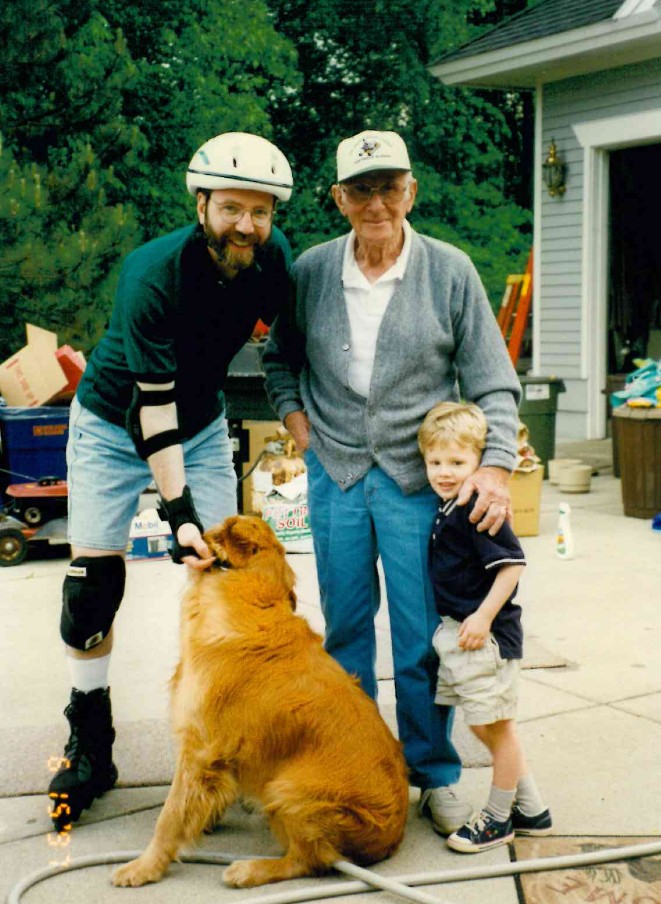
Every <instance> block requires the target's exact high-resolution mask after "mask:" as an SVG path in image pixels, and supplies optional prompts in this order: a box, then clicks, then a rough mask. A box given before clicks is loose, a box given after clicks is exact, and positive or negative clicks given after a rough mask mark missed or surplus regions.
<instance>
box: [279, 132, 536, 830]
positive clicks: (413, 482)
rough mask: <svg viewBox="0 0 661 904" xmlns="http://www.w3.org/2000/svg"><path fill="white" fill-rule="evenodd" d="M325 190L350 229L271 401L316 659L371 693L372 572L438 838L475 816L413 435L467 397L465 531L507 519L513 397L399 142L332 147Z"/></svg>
mask: <svg viewBox="0 0 661 904" xmlns="http://www.w3.org/2000/svg"><path fill="white" fill-rule="evenodd" d="M337 180H338V181H337V184H336V185H334V186H333V189H332V192H333V197H334V199H335V203H336V204H337V206H338V208H339V210H340V211H341V213H342V214H343V215H344V216H345V217H346V218H347V219H348V221H349V224H350V225H351V227H352V229H351V232H350V233H349V235H346V236H343V237H342V238H339V239H335V240H334V241H331V242H328V243H326V244H323V245H319V246H317V247H315V248H312V249H310V250H309V251H307V252H305V253H304V254H303V255H302V256H301V257H300V258H299V260H298V261H297V262H296V263H295V265H294V267H293V270H292V273H293V278H294V281H295V287H296V292H295V297H293V299H292V303H291V305H290V306H288V308H287V310H286V311H285V312H283V313H282V314H280V315H279V316H278V318H277V319H276V321H275V323H274V325H273V327H272V329H271V333H270V338H269V341H268V343H267V347H266V349H265V352H264V358H263V361H264V368H265V371H266V375H267V390H268V393H269V398H270V400H271V404H272V405H273V407H274V409H275V411H276V412H277V413H278V416H279V417H280V418H281V419H282V420H283V422H284V424H285V426H286V427H287V428H288V430H289V431H290V432H291V433H292V435H293V437H294V439H295V440H296V443H297V446H298V448H299V449H301V450H306V451H305V459H306V464H307V468H308V484H309V505H310V523H311V527H312V533H313V539H314V549H315V555H316V561H317V571H318V577H319V585H320V590H321V602H322V608H323V612H324V616H325V619H326V648H327V650H328V651H329V653H331V654H332V655H333V656H334V657H335V658H336V659H337V660H338V662H340V663H341V664H342V665H343V666H344V668H345V669H346V670H347V671H348V672H350V673H352V674H355V675H357V676H358V677H359V678H360V681H361V684H362V686H363V687H364V689H365V690H366V691H367V693H368V694H370V695H371V696H373V697H375V696H376V693H377V685H376V679H375V671H374V667H375V653H376V641H375V629H374V617H375V614H376V612H377V609H378V607H379V577H378V574H377V567H376V566H377V559H378V558H380V559H381V563H382V566H383V573H384V577H385V585H386V594H387V598H388V610H389V616H390V625H391V633H392V650H393V660H394V669H395V689H396V696H397V721H398V726H399V736H400V739H401V740H402V742H403V744H404V752H405V755H406V759H407V762H408V765H409V767H410V771H411V781H412V783H413V784H415V785H418V786H419V787H420V789H421V796H420V807H419V812H420V814H421V815H429V816H431V818H432V824H433V826H434V828H435V829H436V830H437V831H438V832H440V833H442V834H444V835H448V834H450V833H451V832H453V831H456V829H458V828H459V827H460V826H461V825H462V824H463V823H464V822H465V821H466V819H467V818H468V816H469V815H470V812H471V808H470V806H468V805H467V804H466V803H464V802H462V801H461V800H460V799H459V798H458V796H457V795H456V793H455V790H454V789H453V787H452V786H453V785H455V784H456V783H457V781H458V780H459V777H460V773H461V764H460V760H459V757H458V755H457V752H456V750H455V749H454V746H453V744H452V741H451V730H452V720H453V710H452V709H450V708H448V707H442V706H441V707H437V706H435V704H434V691H435V680H436V668H437V661H436V660H435V655H434V653H433V649H432V635H433V633H434V630H435V628H436V624H437V621H438V617H437V615H436V614H435V607H434V601H433V594H432V590H431V585H430V582H429V578H428V574H427V543H428V538H429V534H430V529H431V523H432V519H433V517H434V513H435V510H436V500H435V497H434V493H433V491H432V490H431V488H430V487H429V486H428V485H427V481H426V476H425V468H424V463H423V460H422V458H421V456H420V454H419V451H418V448H417V440H416V434H417V430H418V428H419V426H420V424H421V423H422V420H423V418H424V416H425V414H426V413H427V411H429V409H430V408H431V407H432V406H433V405H434V404H435V403H437V402H439V401H442V400H444V399H454V400H457V399H459V398H460V397H463V398H465V399H468V400H471V401H475V402H477V404H479V405H480V407H481V408H482V409H483V410H484V413H485V414H486V416H487V419H488V422H489V434H488V438H487V447H486V449H485V451H484V457H483V459H482V466H481V467H480V468H479V469H478V470H477V471H476V472H475V474H473V475H472V477H470V478H469V479H468V480H467V481H466V483H465V484H464V486H463V489H462V492H461V495H460V498H459V502H460V504H465V503H466V502H467V501H468V499H469V498H470V496H471V494H472V493H473V492H474V491H476V492H477V493H478V494H479V496H478V501H477V503H476V505H475V510H474V513H473V519H472V520H477V521H479V522H480V523H479V529H481V530H489V531H490V532H494V533H495V532H496V531H497V529H498V528H499V527H500V526H501V524H502V523H503V520H504V519H505V518H506V517H507V515H508V510H509V493H508V490H507V480H508V477H509V473H510V471H511V470H512V468H513V466H514V461H515V452H516V432H517V425H518V417H517V403H518V399H519V393H520V386H519V381H518V379H517V377H516V374H515V372H514V369H513V368H512V365H511V363H510V360H509V357H508V354H507V350H506V348H505V344H504V342H503V340H502V337H501V335H500V332H499V330H498V327H497V325H496V322H495V319H494V316H493V314H492V312H491V309H490V307H489V303H488V300H487V298H486V295H485V292H484V289H483V287H482V284H481V282H480V279H479V277H478V275H477V273H476V271H475V268H474V267H473V265H472V264H471V261H470V260H469V258H468V257H467V256H466V255H465V254H463V253H462V252H461V251H459V250H458V249H456V248H453V247H452V246H450V245H447V244H445V243H443V242H439V241H437V240H435V239H431V238H427V237H426V236H422V235H419V234H418V233H416V232H414V230H413V229H412V228H411V226H410V225H409V223H408V221H407V219H406V215H407V214H408V213H409V212H410V211H411V209H412V207H413V204H414V202H415V197H416V192H417V183H416V181H415V179H414V178H413V176H412V174H411V165H410V162H409V156H408V152H407V149H406V146H405V144H404V142H403V141H402V139H401V138H400V137H399V136H398V135H397V134H395V133H393V132H371V131H368V132H362V133H361V134H359V135H355V136H354V137H352V138H348V139H346V140H345V141H343V142H341V144H340V145H339V148H338V151H337Z"/></svg>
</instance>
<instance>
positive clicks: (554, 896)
mask: <svg viewBox="0 0 661 904" xmlns="http://www.w3.org/2000/svg"><path fill="white" fill-rule="evenodd" d="M658 840H659V839H658V837H651V838H649V837H646V838H638V837H636V838H633V837H631V836H630V835H628V836H626V837H625V838H617V837H614V836H603V835H598V836H585V837H583V836H571V837H564V838H561V837H547V838H517V839H515V841H514V850H515V852H516V859H517V860H534V859H536V858H538V857H557V856H562V855H566V854H588V853H590V852H591V851H603V850H606V849H607V848H615V847H627V846H631V845H633V844H645V843H647V842H652V841H658ZM519 883H520V885H519V888H520V890H521V898H522V901H524V902H525V904H561V902H562V904H587V902H596V904H661V856H654V857H641V858H639V859H637V860H623V861H620V862H619V863H600V864H596V865H595V866H585V867H583V868H581V869H567V870H565V869H560V870H552V871H550V872H546V873H527V874H526V875H523V876H520V877H519Z"/></svg>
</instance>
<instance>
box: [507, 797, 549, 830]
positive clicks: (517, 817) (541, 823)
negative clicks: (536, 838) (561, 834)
mask: <svg viewBox="0 0 661 904" xmlns="http://www.w3.org/2000/svg"><path fill="white" fill-rule="evenodd" d="M512 828H513V829H514V832H515V834H516V835H550V834H551V829H552V828H553V821H552V819H551V811H550V810H542V812H541V813H538V814H537V816H526V814H525V813H522V812H521V810H519V808H518V807H517V805H516V804H514V806H513V807H512Z"/></svg>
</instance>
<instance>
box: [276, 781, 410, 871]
mask: <svg viewBox="0 0 661 904" xmlns="http://www.w3.org/2000/svg"><path fill="white" fill-rule="evenodd" d="M352 797H354V796H353V795H351V796H347V797H346V798H345V799H343V800H337V799H336V800H333V799H331V798H329V796H328V789H324V788H323V787H320V786H317V787H315V788H310V787H308V788H306V787H305V786H301V785H300V784H298V783H294V782H292V781H290V780H288V779H280V780H276V781H274V782H272V783H270V786H269V789H268V799H267V800H266V801H265V806H264V809H265V812H266V814H267V816H268V818H269V822H270V825H271V829H272V831H273V833H274V834H275V835H276V837H277V838H278V840H279V841H280V842H281V843H282V844H283V845H286V846H287V847H289V846H290V845H291V844H295V845H296V847H297V848H299V849H301V848H302V847H303V848H305V850H306V858H307V859H308V860H309V862H310V865H311V867H312V868H313V869H314V870H315V871H316V872H323V871H325V870H327V869H328V868H329V867H330V866H331V865H332V864H333V863H334V862H335V861H336V860H338V859H341V858H344V859H348V860H351V861H353V862H354V863H358V864H362V865H367V864H370V863H377V862H378V861H380V860H385V859H386V858H387V857H390V856H391V855H392V854H393V853H394V852H395V851H396V850H397V848H398V847H399V844H400V842H401V840H402V837H403V835H404V827H405V825H406V818H407V815H408V787H406V792H405V794H403V793H399V794H394V795H392V796H391V795H380V796H379V799H373V800H370V799H365V797H364V796H363V795H361V794H360V793H358V794H357V795H355V798H358V800H356V799H355V798H354V799H353V800H352ZM360 798H362V799H360Z"/></svg>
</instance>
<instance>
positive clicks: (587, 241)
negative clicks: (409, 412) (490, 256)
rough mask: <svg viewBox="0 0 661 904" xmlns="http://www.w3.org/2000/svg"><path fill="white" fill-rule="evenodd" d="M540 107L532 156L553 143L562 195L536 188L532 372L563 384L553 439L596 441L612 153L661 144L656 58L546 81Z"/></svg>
mask: <svg viewBox="0 0 661 904" xmlns="http://www.w3.org/2000/svg"><path fill="white" fill-rule="evenodd" d="M538 105H539V113H540V119H539V124H538V140H539V142H540V145H539V147H538V151H537V158H538V162H539V161H540V157H541V159H544V158H545V157H546V154H547V152H548V147H549V144H550V142H551V140H552V139H555V142H556V144H557V146H558V150H559V152H560V154H561V155H562V157H563V158H564V160H565V162H566V164H567V177H566V183H567V191H566V193H565V194H564V195H563V196H562V197H559V198H551V197H550V196H549V195H548V193H547V191H546V189H545V187H542V188H541V191H540V190H539V188H538V195H537V197H538V198H539V202H540V203H539V208H538V211H537V218H536V219H537V223H536V241H535V245H536V256H537V261H536V278H537V288H536V292H535V312H536V313H535V317H536V323H535V340H536V342H535V345H536V348H535V358H534V371H535V373H536V374H539V375H543V376H558V377H562V378H563V380H564V382H565V385H566V388H567V391H566V392H565V393H563V394H561V395H560V396H559V399H558V418H557V428H556V432H557V435H558V437H561V438H577V439H583V438H586V437H592V438H595V437H598V436H603V435H604V427H605V420H604V412H605V398H604V396H603V395H602V393H601V390H602V389H604V388H605V385H606V379H605V378H606V353H605V338H606V290H607V282H606V273H607V254H608V248H607V234H608V231H607V226H608V223H607V220H608V197H607V185H608V181H607V180H608V152H609V150H612V149H614V148H616V147H626V146H632V145H635V144H641V143H645V142H649V141H655V140H656V141H661V59H656V60H653V61H651V62H646V63H644V64H637V65H632V66H625V67H622V68H618V69H612V70H607V71H603V72H597V73H592V74H590V75H585V76H581V77H577V78H571V79H566V80H564V81H559V82H551V83H548V84H544V85H542V86H541V87H540V89H539V90H538ZM660 178H661V174H660ZM602 333H603V335H602ZM602 409H603V411H602Z"/></svg>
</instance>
